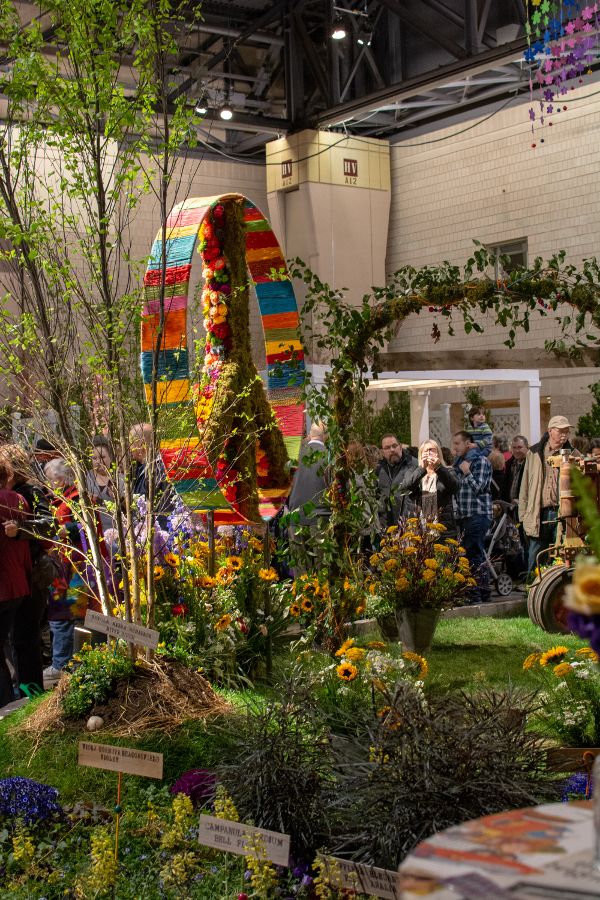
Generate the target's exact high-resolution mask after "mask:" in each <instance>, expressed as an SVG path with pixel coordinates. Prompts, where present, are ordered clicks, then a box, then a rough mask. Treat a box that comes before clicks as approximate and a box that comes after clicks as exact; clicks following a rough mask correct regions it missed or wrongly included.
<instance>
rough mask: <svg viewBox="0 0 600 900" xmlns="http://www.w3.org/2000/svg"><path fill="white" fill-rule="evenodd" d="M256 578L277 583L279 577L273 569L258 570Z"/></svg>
mask: <svg viewBox="0 0 600 900" xmlns="http://www.w3.org/2000/svg"><path fill="white" fill-rule="evenodd" d="M258 577H259V578H262V580H263V581H268V582H272V581H279V575H278V574H277V572H276V571H275V569H259V570H258Z"/></svg>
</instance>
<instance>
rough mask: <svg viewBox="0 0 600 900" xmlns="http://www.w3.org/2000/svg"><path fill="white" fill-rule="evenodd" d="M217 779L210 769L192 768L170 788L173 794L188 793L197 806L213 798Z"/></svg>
mask: <svg viewBox="0 0 600 900" xmlns="http://www.w3.org/2000/svg"><path fill="white" fill-rule="evenodd" d="M216 785H217V779H216V776H215V773H214V772H211V771H210V769H190V770H189V771H188V772H184V773H183V775H180V777H179V778H178V779H177V781H176V782H175V784H173V785H172V786H171V787H170V788H169V790H170V792H171V794H187V795H188V797H189V798H190V800H191V801H192V803H193V804H194V806H195V807H196V808H198V807H200V806H204V805H205V804H206V803H208V802H209V801H210V800H212V799H213V797H214V793H215V788H216Z"/></svg>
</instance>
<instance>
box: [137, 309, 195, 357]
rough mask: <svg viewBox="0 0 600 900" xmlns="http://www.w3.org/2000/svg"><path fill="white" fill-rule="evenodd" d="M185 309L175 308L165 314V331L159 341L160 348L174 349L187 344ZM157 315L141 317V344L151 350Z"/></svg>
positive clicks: (154, 340) (153, 343)
mask: <svg viewBox="0 0 600 900" xmlns="http://www.w3.org/2000/svg"><path fill="white" fill-rule="evenodd" d="M185 317H186V310H185V309H175V310H173V312H169V313H166V315H165V331H164V334H163V339H162V341H161V349H162V350H176V349H177V348H178V347H186V346H187V333H186V321H185ZM158 318H159V317H158V315H154V316H144V318H143V319H142V346H143V347H144V349H147V350H151V349H152V348H153V347H154V345H155V342H156V329H157V328H158Z"/></svg>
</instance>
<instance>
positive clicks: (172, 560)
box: [165, 553, 179, 569]
mask: <svg viewBox="0 0 600 900" xmlns="http://www.w3.org/2000/svg"><path fill="white" fill-rule="evenodd" d="M165 562H166V564H167V565H168V566H172V568H174V569H175V568H177V566H178V565H179V557H178V556H177V554H176V553H165Z"/></svg>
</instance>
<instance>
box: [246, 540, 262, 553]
mask: <svg viewBox="0 0 600 900" xmlns="http://www.w3.org/2000/svg"><path fill="white" fill-rule="evenodd" d="M248 546H249V547H250V549H251V550H256V552H257V553H262V551H263V542H262V541H259V540H258V538H255V537H251V538H250V540H249V541H248Z"/></svg>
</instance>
